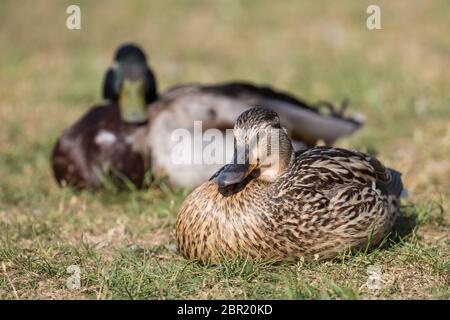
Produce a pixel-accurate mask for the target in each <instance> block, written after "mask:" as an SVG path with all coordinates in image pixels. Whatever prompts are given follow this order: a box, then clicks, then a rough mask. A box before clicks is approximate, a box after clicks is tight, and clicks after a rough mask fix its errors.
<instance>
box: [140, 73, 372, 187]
mask: <svg viewBox="0 0 450 320" xmlns="http://www.w3.org/2000/svg"><path fill="white" fill-rule="evenodd" d="M256 105H257V106H261V107H265V108H269V109H272V110H274V111H275V112H277V113H278V114H279V116H280V118H281V120H282V122H283V124H284V125H285V127H286V128H287V130H288V131H289V135H290V136H291V137H292V139H293V143H294V148H295V149H296V150H297V149H300V148H303V147H305V146H314V145H316V144H317V142H318V141H322V142H324V143H325V144H327V145H332V144H333V143H334V142H335V141H336V140H337V139H339V138H341V137H344V136H347V135H350V134H352V133H354V132H355V131H356V130H358V129H359V128H360V127H361V126H362V125H363V123H364V121H363V119H362V116H361V115H359V114H350V115H345V114H344V109H345V105H344V106H343V107H342V108H341V110H337V109H335V108H334V107H332V106H331V105H330V104H329V103H325V102H321V103H319V104H318V105H315V106H313V105H310V104H309V103H307V102H305V101H302V100H300V99H298V98H296V97H294V96H292V95H290V94H288V93H284V92H280V91H276V90H274V89H271V88H269V87H262V86H255V85H253V84H250V83H246V82H231V83H223V84H216V85H194V84H193V85H184V86H178V87H174V88H172V89H170V90H168V91H166V92H165V93H164V94H161V95H160V97H159V99H158V100H157V101H155V102H154V103H153V104H152V107H151V108H150V112H149V114H150V115H149V132H148V136H147V141H148V144H149V148H150V149H151V158H152V160H151V163H152V172H154V173H155V174H157V175H163V174H167V175H168V178H169V181H170V182H171V183H172V184H174V185H178V186H183V187H188V188H194V187H197V186H198V185H200V184H201V183H203V182H205V181H207V180H208V178H209V177H210V176H211V175H212V174H213V173H214V172H216V171H217V170H218V169H219V168H220V166H221V164H223V163H224V162H221V163H219V164H208V165H206V164H203V165H199V164H193V163H181V164H180V163H174V162H173V161H172V156H173V148H174V147H175V146H177V145H179V141H177V140H176V139H173V137H172V133H173V132H174V131H175V130H176V129H180V128H183V129H187V130H188V131H189V132H191V133H192V132H193V131H194V121H201V126H202V130H203V131H206V130H208V129H211V128H215V129H220V130H222V131H225V130H226V129H232V128H233V126H234V123H235V121H236V119H237V117H238V116H239V115H240V114H241V113H242V112H244V111H246V110H248V109H250V108H251V106H256ZM191 142H192V141H187V142H186V143H187V144H188V145H189V144H192V143H191ZM188 145H187V147H189V146H188ZM203 147H205V145H204V146H203ZM232 147H233V146H232V145H227V146H226V148H227V150H226V152H229V153H231V154H232V151H233V150H232ZM195 152H203V149H198V150H193V151H192V154H193V157H195V155H194V153H195Z"/></svg>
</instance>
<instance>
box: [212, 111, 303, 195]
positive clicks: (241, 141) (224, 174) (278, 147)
mask: <svg viewBox="0 0 450 320" xmlns="http://www.w3.org/2000/svg"><path fill="white" fill-rule="evenodd" d="M293 156H294V151H293V148H292V144H291V141H290V139H289V137H288V135H287V133H286V131H285V130H284V129H283V128H282V127H281V124H280V118H279V117H278V115H277V114H276V113H275V112H274V111H272V110H268V109H263V108H253V109H250V110H247V111H245V112H244V113H242V114H241V115H240V116H239V117H238V119H237V120H236V123H235V125H234V157H233V162H232V163H230V164H227V165H225V166H224V167H223V168H222V169H221V170H220V171H219V172H218V174H217V175H216V176H215V177H214V178H213V181H214V182H215V183H216V184H217V185H218V186H219V188H225V187H230V186H233V185H238V184H241V183H242V182H244V181H245V180H248V179H252V178H254V179H261V180H263V181H266V182H273V181H274V180H275V179H276V178H277V177H278V176H279V175H280V174H281V173H282V172H283V171H284V170H285V169H286V167H287V166H289V164H290V162H291V161H292V159H293Z"/></svg>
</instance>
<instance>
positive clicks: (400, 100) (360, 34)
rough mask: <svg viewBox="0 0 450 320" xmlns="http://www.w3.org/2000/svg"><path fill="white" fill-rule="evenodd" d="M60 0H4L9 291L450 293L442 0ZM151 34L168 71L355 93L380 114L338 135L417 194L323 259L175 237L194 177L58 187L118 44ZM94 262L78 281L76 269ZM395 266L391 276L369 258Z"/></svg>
mask: <svg viewBox="0 0 450 320" xmlns="http://www.w3.org/2000/svg"><path fill="white" fill-rule="evenodd" d="M371 3H372V2H371V1H358V2H355V3H352V5H350V4H349V2H347V1H315V2H309V1H308V2H306V1H304V2H299V1H285V2H283V4H282V5H281V4H277V3H276V2H273V1H258V2H256V1H233V2H230V1H215V2H210V1H196V2H194V1H177V2H170V4H169V2H167V1H162V0H161V1H159V0H158V1H152V2H146V1H130V2H129V3H128V2H127V4H126V5H125V4H124V3H123V2H119V1H114V2H113V1H108V4H106V2H98V1H97V2H92V1H89V2H88V1H81V2H80V5H81V10H82V19H83V20H82V30H81V31H68V30H67V29H66V28H65V18H66V14H65V8H66V5H68V3H64V2H63V1H50V0H48V1H39V2H34V1H21V2H20V3H18V2H17V1H2V2H1V4H0V21H1V22H0V23H1V24H2V25H1V27H0V47H1V48H2V50H1V51H0V70H2V72H1V73H0V97H1V99H0V119H1V120H2V128H1V130H0V267H1V268H0V298H4V299H14V298H17V297H18V298H23V299H37V298H50V299H59V298H64V299H75V298H81V299H84V298H89V299H92V298H94V299H95V298H99V299H109V298H140V299H147V298H156V299H167V298H201V299H203V298H205V299H209V298H294V299H297V298H300V299H302V298H304V299H310V298H312V299H317V298H332V299H351V298H362V299H373V298H382V299H393V298H408V299H418V298H426V299H429V298H440V299H449V298H450V290H449V271H450V270H449V263H448V257H449V253H450V252H449V243H450V237H449V213H448V212H449V198H450V162H449V160H448V159H449V158H450V92H449V91H448V84H449V83H450V74H449V72H448V66H449V65H450V40H449V39H450V38H449V37H448V34H447V33H448V32H447V30H449V28H450V12H449V10H446V8H447V5H448V4H447V2H446V1H444V0H442V1H415V2H411V1H406V0H405V1H395V2H392V1H378V3H379V4H380V6H381V8H382V24H383V29H382V30H380V31H369V30H367V29H366V27H365V19H366V14H365V9H366V8H367V5H368V4H371ZM128 40H133V41H136V42H138V43H141V44H143V46H144V47H145V48H146V49H147V50H148V52H149V56H150V61H151V64H152V65H153V67H154V68H155V71H156V73H157V76H158V80H159V83H160V87H161V88H162V89H164V88H167V87H168V86H170V85H172V84H176V83H181V82H218V81H223V80H230V79H247V80H252V81H256V82H259V83H271V84H273V85H275V86H276V87H279V88H283V89H286V90H290V91H292V92H296V93H297V94H298V95H300V96H302V97H304V98H306V99H308V100H311V101H315V100H318V99H324V98H325V99H331V100H334V101H340V100H342V99H343V98H344V97H349V98H350V100H351V106H352V108H353V109H354V110H357V111H360V112H364V113H365V114H366V115H367V116H368V123H367V126H366V127H365V128H364V129H363V130H362V131H361V132H360V133H359V134H358V135H355V136H353V137H351V138H350V139H347V140H344V141H341V142H340V145H341V146H346V147H351V148H356V149H360V150H370V151H371V152H376V153H377V154H378V157H379V158H380V159H382V160H383V161H384V162H385V163H386V164H387V165H389V166H392V167H394V168H398V169H399V170H401V171H402V172H403V173H404V180H405V184H406V186H407V187H408V189H409V190H410V194H411V196H410V198H409V199H408V200H407V201H405V202H404V203H403V204H404V206H403V209H402V215H401V219H400V220H399V223H398V226H397V229H396V234H395V235H393V236H392V237H391V238H390V239H388V241H387V242H386V243H385V244H384V245H383V246H382V247H380V248H374V249H372V250H370V251H368V252H361V253H359V254H356V255H353V256H350V257H342V259H341V260H337V261H333V262H326V263H320V264H319V263H308V264H307V263H302V262H299V263H298V264H296V265H272V264H268V263H249V262H246V261H242V260H239V259H237V260H235V261H229V262H227V263H225V264H224V265H222V266H219V267H212V266H200V265H198V264H196V263H190V262H187V261H185V260H184V259H183V258H181V257H180V256H179V255H178V254H177V253H176V252H175V250H174V238H173V227H174V221H175V217H176V212H177V207H178V206H179V204H180V202H181V201H182V199H183V197H184V196H185V195H186V192H187V191H186V190H174V189H172V188H168V187H167V186H166V185H165V184H164V183H163V182H160V183H155V185H154V186H153V187H152V188H151V189H150V190H147V191H140V192H136V191H134V192H130V193H126V194H115V193H107V192H104V193H99V194H94V195H93V194H88V193H74V192H73V191H71V190H60V189H58V188H57V187H56V185H55V183H54V182H53V180H52V176H51V172H50V170H49V163H48V158H49V153H50V150H51V147H52V144H53V143H54V141H55V139H56V137H57V135H58V134H59V133H60V132H61V130H63V129H64V128H65V127H67V126H68V125H70V124H71V123H73V122H74V121H75V120H76V119H77V118H78V117H79V116H80V115H81V114H82V113H84V112H85V111H86V110H87V108H88V107H89V106H90V105H92V104H94V103H96V102H97V101H98V100H99V89H100V83H101V80H102V76H103V71H104V70H105V68H106V67H107V66H108V64H109V61H110V59H111V55H112V51H113V49H114V48H115V47H116V46H117V44H119V43H120V42H122V41H128ZM69 265H79V266H80V268H81V276H82V287H81V289H79V290H68V289H67V288H66V279H67V277H68V276H69V275H68V274H67V272H66V269H67V267H68V266H69ZM369 265H378V266H380V267H381V269H382V286H381V289H379V290H370V289H368V288H367V286H366V285H365V284H366V280H367V276H368V275H367V267H368V266H369Z"/></svg>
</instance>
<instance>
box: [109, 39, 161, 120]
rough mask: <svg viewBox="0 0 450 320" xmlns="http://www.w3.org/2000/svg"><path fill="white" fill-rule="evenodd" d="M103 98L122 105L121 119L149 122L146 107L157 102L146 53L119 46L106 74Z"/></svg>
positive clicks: (136, 47) (130, 46)
mask: <svg viewBox="0 0 450 320" xmlns="http://www.w3.org/2000/svg"><path fill="white" fill-rule="evenodd" d="M103 98H104V99H106V100H110V101H113V102H116V103H118V104H119V107H120V114H121V117H122V120H123V121H125V122H128V123H143V122H146V121H147V106H148V104H149V103H151V102H153V101H154V100H156V82H155V78H154V75H153V72H152V71H151V70H150V67H149V66H148V64H147V57H146V56H145V53H144V52H143V51H142V50H141V49H140V48H139V47H138V46H136V45H134V44H124V45H122V46H120V47H119V48H118V49H117V50H116V53H115V55H114V61H113V63H112V66H111V68H109V70H108V71H107V73H106V75H105V80H104V84H103Z"/></svg>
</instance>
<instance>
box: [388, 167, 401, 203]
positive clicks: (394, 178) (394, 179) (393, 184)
mask: <svg viewBox="0 0 450 320" xmlns="http://www.w3.org/2000/svg"><path fill="white" fill-rule="evenodd" d="M388 171H389V173H390V175H391V180H390V181H389V183H388V184H387V186H386V187H387V191H388V193H389V195H393V196H395V197H397V198H400V197H401V196H402V194H403V192H404V190H406V189H404V187H403V181H402V174H401V173H400V172H398V171H397V170H394V169H391V168H388Z"/></svg>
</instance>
